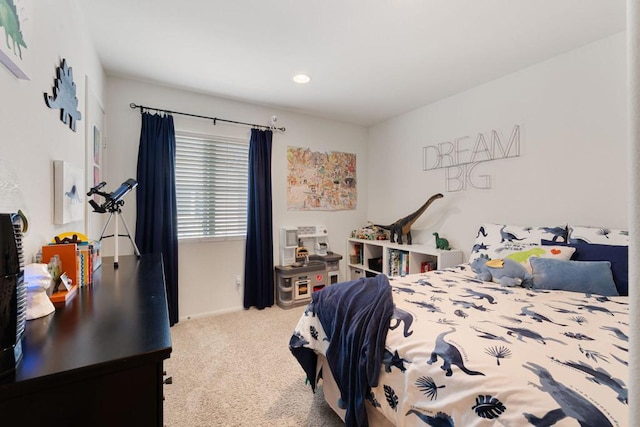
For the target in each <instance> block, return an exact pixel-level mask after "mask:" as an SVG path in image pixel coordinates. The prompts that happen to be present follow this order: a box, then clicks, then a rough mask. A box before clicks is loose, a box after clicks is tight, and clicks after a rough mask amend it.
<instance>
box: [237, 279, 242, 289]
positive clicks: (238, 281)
mask: <svg viewBox="0 0 640 427" xmlns="http://www.w3.org/2000/svg"><path fill="white" fill-rule="evenodd" d="M240 285H242V279H241V278H240V276H236V286H237V287H240Z"/></svg>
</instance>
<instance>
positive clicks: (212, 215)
mask: <svg viewBox="0 0 640 427" xmlns="http://www.w3.org/2000/svg"><path fill="white" fill-rule="evenodd" d="M248 163H249V143H248V142H247V141H242V140H237V139H231V138H220V137H211V136H207V137H202V136H190V135H184V134H176V199H177V208H178V238H180V239H188V238H228V237H236V238H237V237H244V236H245V234H246V228H247V227H246V225H247V181H248Z"/></svg>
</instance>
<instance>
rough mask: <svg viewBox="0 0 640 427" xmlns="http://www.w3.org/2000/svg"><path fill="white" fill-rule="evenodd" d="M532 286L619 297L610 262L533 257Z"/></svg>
mask: <svg viewBox="0 0 640 427" xmlns="http://www.w3.org/2000/svg"><path fill="white" fill-rule="evenodd" d="M531 266H532V267H533V289H547V290H561V291H571V292H585V293H590V294H596V295H604V296H618V295H619V294H618V291H617V289H616V285H615V283H614V282H613V275H612V273H611V263H610V262H609V261H562V260H556V259H546V258H532V259H531Z"/></svg>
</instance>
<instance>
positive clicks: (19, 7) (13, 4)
mask: <svg viewBox="0 0 640 427" xmlns="http://www.w3.org/2000/svg"><path fill="white" fill-rule="evenodd" d="M32 1H33V0H3V1H0V3H1V4H3V5H4V7H2V11H1V12H2V16H0V28H2V29H1V30H0V39H2V40H3V43H0V62H1V63H2V64H4V66H5V67H7V69H9V71H11V72H12V73H13V74H14V75H15V76H16V77H17V78H19V79H23V80H29V76H28V75H27V65H26V64H27V62H28V61H29V58H30V54H31V50H30V46H31V43H32V40H31V38H30V37H31V31H30V29H31V28H30V27H31V21H30V18H31V15H32V14H31V12H30V9H31V3H32Z"/></svg>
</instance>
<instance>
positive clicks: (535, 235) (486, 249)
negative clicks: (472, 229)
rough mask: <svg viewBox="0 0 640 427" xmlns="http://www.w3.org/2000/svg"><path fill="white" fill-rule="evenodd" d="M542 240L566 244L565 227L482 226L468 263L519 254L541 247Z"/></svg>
mask: <svg viewBox="0 0 640 427" xmlns="http://www.w3.org/2000/svg"><path fill="white" fill-rule="evenodd" d="M542 240H551V241H553V242H563V243H564V242H566V240H567V227H566V225H561V226H555V227H525V226H520V225H509V224H483V225H482V226H481V227H480V229H479V230H478V234H477V235H476V241H475V244H474V245H473V248H472V249H471V254H470V256H469V262H472V261H473V260H474V259H476V258H478V257H480V256H484V257H487V258H488V259H496V258H505V257H506V256H507V255H509V254H511V253H513V252H520V251H523V250H526V249H527V248H531V247H532V246H541V244H542Z"/></svg>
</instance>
